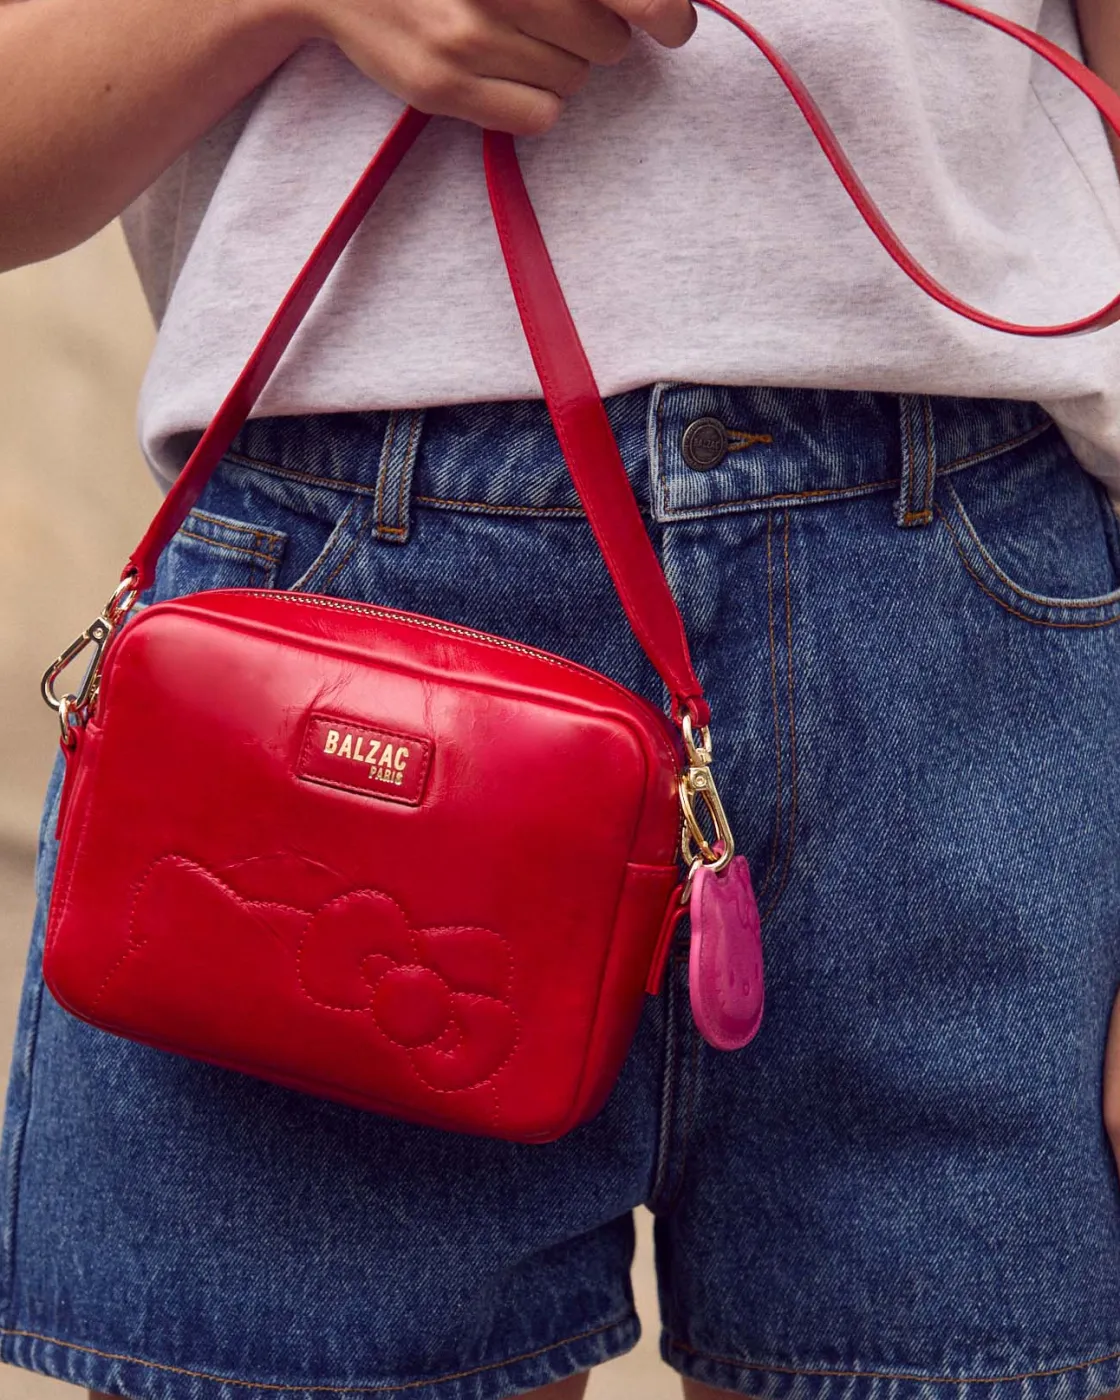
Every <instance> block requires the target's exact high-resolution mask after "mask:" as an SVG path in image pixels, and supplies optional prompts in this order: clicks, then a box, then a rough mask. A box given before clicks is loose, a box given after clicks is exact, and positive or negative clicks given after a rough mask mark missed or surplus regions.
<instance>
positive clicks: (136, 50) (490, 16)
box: [0, 0, 695, 271]
mask: <svg viewBox="0 0 1120 1400" xmlns="http://www.w3.org/2000/svg"><path fill="white" fill-rule="evenodd" d="M631 20H632V21H633V22H634V23H636V24H640V25H641V27H642V28H643V29H645V30H646V31H648V32H649V33H650V34H651V35H652V36H653V37H654V38H655V39H658V40H659V41H660V42H662V43H664V44H670V45H676V44H681V43H684V42H685V40H686V39H687V38H688V37H689V36H690V35H691V33H692V30H693V27H694V24H695V15H694V13H693V11H692V7H691V4H690V0H0V271H3V270H4V269H5V268H10V267H15V266H18V265H19V264H21V263H26V262H34V261H36V260H38V259H40V258H45V257H49V256H51V255H52V254H54V253H60V252H63V251H64V250H65V249H67V248H70V247H73V246H74V245H75V244H77V243H80V242H82V241H83V240H84V239H85V238H88V237H89V236H90V235H91V234H93V233H95V232H96V231H97V229H99V228H101V227H102V226H103V225H104V224H106V223H108V222H109V221H110V220H111V219H113V218H114V217H115V216H116V215H117V214H119V213H120V211H121V210H122V209H123V208H124V207H125V205H126V204H128V203H129V202H130V201H131V200H132V199H134V198H135V197H136V195H137V194H139V193H140V191H141V190H143V189H144V188H145V187H146V186H147V185H149V184H150V183H151V181H152V180H153V179H155V177H156V176H157V175H158V174H160V172H161V171H163V170H165V169H166V168H167V166H168V165H170V164H171V162H172V161H173V160H174V159H175V158H176V157H177V156H178V155H179V154H180V153H181V152H183V151H184V150H185V149H186V148H187V147H188V146H189V145H190V144H191V143H192V142H193V141H195V140H196V139H197V138H198V137H199V136H200V135H202V134H203V133H204V132H205V131H207V130H208V129H209V128H210V127H211V126H213V125H214V123H215V122H216V121H218V120H219V118H221V117H222V116H223V115H224V114H225V113H226V112H228V111H229V110H230V109H231V108H232V107H234V106H235V105H236V103H237V102H238V101H240V99H241V98H242V97H244V96H246V95H247V94H248V93H250V92H251V91H252V90H253V89H254V88H255V87H256V86H257V85H258V84H259V83H261V82H262V81H263V80H264V79H265V78H267V77H268V76H269V74H270V73H272V72H273V71H274V70H275V69H276V68H277V67H279V65H280V64H281V63H283V62H284V60H285V59H286V58H287V57H289V56H290V55H291V54H292V53H293V52H294V51H295V49H296V48H298V47H299V46H300V44H302V43H303V42H305V41H306V40H307V39H310V38H316V37H318V38H325V39H330V40H332V41H333V42H335V43H337V44H338V45H339V46H340V47H341V48H342V49H343V50H344V51H345V52H346V54H347V55H348V56H349V57H350V59H351V60H352V61H353V62H354V63H355V64H356V65H357V66H358V67H359V68H360V69H362V71H363V72H365V73H366V74H368V75H369V76H370V77H371V78H374V79H376V80H377V81H378V82H380V83H381V84H382V85H383V86H384V87H386V88H388V89H389V90H390V91H392V92H394V93H396V94H397V95H398V96H400V97H402V98H404V99H405V100H406V101H409V102H413V103H415V104H416V105H417V106H419V107H421V108H422V109H423V110H424V111H428V112H437V113H442V114H445V115H450V116H456V117H463V118H465V119H467V120H470V121H476V122H478V123H480V124H482V125H488V126H495V127H500V128H502V129H504V130H507V131H513V132H519V133H535V132H541V131H544V130H546V129H547V128H548V127H549V126H551V125H552V123H553V122H554V121H555V120H556V118H557V116H558V115H559V112H560V109H561V104H562V100H563V99H564V98H565V97H567V96H569V95H570V94H572V93H574V92H575V91H576V90H577V89H578V88H579V87H581V86H582V84H583V83H584V81H585V80H586V77H587V72H588V69H589V66H590V64H592V63H613V62H616V61H617V60H618V59H619V58H621V57H622V54H623V52H624V51H625V49H626V47H627V44H628V42H629V38H630V27H629V22H630V21H631Z"/></svg>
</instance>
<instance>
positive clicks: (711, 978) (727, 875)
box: [688, 856, 764, 1050]
mask: <svg viewBox="0 0 1120 1400" xmlns="http://www.w3.org/2000/svg"><path fill="white" fill-rule="evenodd" d="M688 912H689V922H690V923H691V925H692V944H691V950H690V954H689V963H688V986H689V995H690V998H691V1001H692V1015H693V1017H694V1018H695V1021H696V1025H697V1028H698V1030H699V1031H700V1034H701V1035H702V1036H703V1037H704V1039H705V1040H706V1041H707V1042H708V1044H709V1045H711V1046H714V1047H715V1049H717V1050H741V1049H742V1048H743V1046H744V1045H749V1044H750V1042H751V1041H752V1040H753V1039H754V1037H755V1035H756V1034H757V1033H758V1028H759V1026H760V1025H761V1024H762V1007H763V1001H764V993H763V978H762V924H761V920H760V919H759V914H758V904H757V902H756V900H755V897H754V889H753V887H752V885H751V873H750V869H749V868H748V866H747V862H746V858H745V857H744V856H735V857H734V858H733V859H732V860H731V862H730V864H729V865H728V866H727V868H726V870H722V871H720V873H719V874H718V875H717V874H715V873H714V872H713V871H711V870H709V869H707V868H706V867H704V866H701V867H700V868H699V869H698V870H697V871H696V873H695V875H694V876H693V877H692V894H691V897H690V900H689V911H688Z"/></svg>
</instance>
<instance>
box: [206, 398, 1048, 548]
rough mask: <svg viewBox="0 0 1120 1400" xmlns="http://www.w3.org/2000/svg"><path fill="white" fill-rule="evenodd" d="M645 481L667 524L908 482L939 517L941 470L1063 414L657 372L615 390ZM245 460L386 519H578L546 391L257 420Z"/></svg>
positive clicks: (395, 524) (619, 428) (913, 500)
mask: <svg viewBox="0 0 1120 1400" xmlns="http://www.w3.org/2000/svg"><path fill="white" fill-rule="evenodd" d="M606 403H607V412H608V414H609V417H610V420H611V424H612V426H613V428H614V430H615V434H616V436H617V438H618V442H619V446H620V448H621V450H622V455H623V460H624V461H625V463H626V466H627V470H628V472H629V474H630V479H631V482H632V484H633V487H634V491H635V494H636V495H637V497H638V500H639V502H640V503H641V505H642V507H643V509H644V510H645V511H646V512H647V513H648V514H649V515H650V516H651V517H652V518H653V519H654V520H655V521H657V522H660V523H668V522H671V521H674V520H688V519H697V518H701V517H705V516H713V515H723V514H730V513H734V512H740V511H750V510H763V509H768V508H775V507H776V508H787V507H791V506H796V505H799V504H808V503H821V502H824V501H827V500H829V499H836V500H842V499H845V498H850V497H853V496H863V495H868V494H871V493H873V492H880V491H888V490H893V491H895V492H896V493H897V496H898V505H897V513H898V518H899V523H900V524H903V525H906V524H918V523H923V522H924V521H926V520H927V519H929V517H930V512H931V507H932V493H933V481H934V478H935V476H936V475H938V474H943V473H946V472H952V471H957V470H960V469H961V468H963V467H968V466H974V465H976V464H978V463H980V462H982V461H985V460H987V459H989V458H991V457H994V456H996V455H998V454H999V453H1001V452H1004V451H1007V450H1009V449H1011V448H1013V447H1015V446H1018V445H1019V444H1020V443H1022V442H1025V441H1027V440H1029V439H1030V438H1032V437H1034V436H1036V435H1038V434H1040V433H1042V432H1045V431H1046V430H1047V428H1049V427H1050V426H1051V420H1050V418H1049V417H1048V415H1047V414H1046V413H1045V412H1044V410H1043V409H1042V408H1040V407H1039V406H1038V405H1037V404H1034V403H1029V402H1020V401H1014V400H1004V399H964V398H937V397H930V396H927V395H920V394H902V395H899V394H885V393H864V392H854V391H852V392H849V391H839V390H805V389H770V388H721V387H717V386H707V385H695V384H656V385H653V386H652V387H650V388H647V389H639V390H633V391H631V392H629V393H626V394H620V395H617V396H615V397H613V398H610V399H608V400H607V401H606ZM229 460H230V461H231V462H232V463H233V464H234V465H237V466H242V467H250V468H257V469H260V470H264V471H267V472H271V473H274V474H276V475H278V476H280V477H282V478H283V477H287V478H290V479H292V480H293V481H296V482H298V483H299V484H300V485H301V486H302V487H304V488H308V487H310V488H312V489H313V490H314V489H319V490H320V491H322V492H323V493H325V494H326V495H333V494H334V491H335V490H339V489H341V490H347V491H357V492H362V493H367V494H373V495H376V497H377V500H378V509H377V515H376V529H377V533H378V534H379V535H382V536H384V537H386V538H388V539H392V538H404V537H405V536H406V535H407V533H408V519H409V511H410V508H411V507H412V506H413V505H415V506H418V507H431V508H435V509H457V510H477V511H484V512H495V513H508V512H513V513H518V514H527V515H542V516H549V515H578V514H580V513H581V512H580V507H579V502H578V500H577V497H576V494H575V490H574V488H573V486H572V483H571V480H570V478H569V476H568V472H567V468H566V466H565V464H564V460H563V458H562V456H561V454H560V450H559V447H558V445H557V442H556V437H555V434H554V433H553V430H552V425H551V423H550V421H549V417H548V413H547V410H546V409H545V406H544V404H543V403H541V402H540V401H538V400H520V401H517V402H511V403H476V404H463V405H456V406H449V407H443V408H436V409H431V408H429V409H427V410H421V409H402V410H395V411H393V412H376V413H374V412H371V413H344V414H324V415H313V416H309V417H300V418H261V419H253V420H251V421H250V422H249V423H247V424H246V425H245V427H244V428H243V429H242V431H241V433H240V435H239V436H238V438H237V440H236V442H235V443H234V445H233V448H232V449H231V452H230V454H229Z"/></svg>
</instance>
